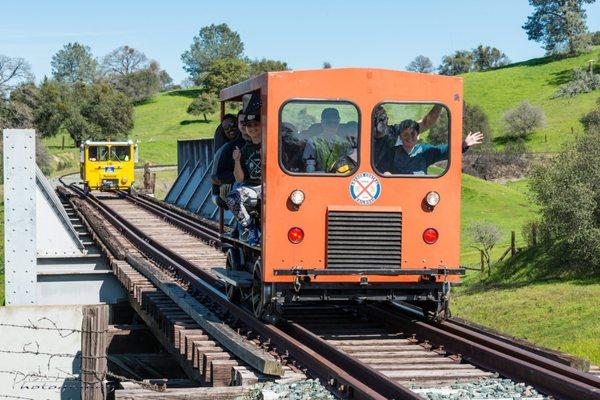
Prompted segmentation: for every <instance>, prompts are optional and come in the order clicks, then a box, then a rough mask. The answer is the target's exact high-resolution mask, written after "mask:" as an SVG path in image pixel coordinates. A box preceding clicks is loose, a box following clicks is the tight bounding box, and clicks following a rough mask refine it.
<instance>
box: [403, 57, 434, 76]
mask: <svg viewBox="0 0 600 400" xmlns="http://www.w3.org/2000/svg"><path fill="white" fill-rule="evenodd" d="M406 70H407V71H412V72H422V73H427V74H428V73H430V72H433V64H432V63H431V60H430V59H429V57H425V56H423V55H419V56H416V57H415V59H414V60H412V61H411V62H410V64H408V65H407V66H406Z"/></svg>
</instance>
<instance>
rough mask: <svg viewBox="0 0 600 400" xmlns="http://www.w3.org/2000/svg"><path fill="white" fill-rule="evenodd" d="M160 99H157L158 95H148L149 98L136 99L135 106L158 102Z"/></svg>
mask: <svg viewBox="0 0 600 400" xmlns="http://www.w3.org/2000/svg"><path fill="white" fill-rule="evenodd" d="M157 101H158V100H156V97H148V98H147V99H144V100H140V101H135V102H133V105H134V106H143V105H145V104H153V103H156V102H157Z"/></svg>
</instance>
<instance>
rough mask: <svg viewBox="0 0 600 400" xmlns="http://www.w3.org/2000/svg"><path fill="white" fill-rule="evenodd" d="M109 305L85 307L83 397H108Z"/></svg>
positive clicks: (93, 399) (92, 399)
mask: <svg viewBox="0 0 600 400" xmlns="http://www.w3.org/2000/svg"><path fill="white" fill-rule="evenodd" d="M107 330H108V306H107V305H106V304H98V305H92V306H84V307H83V321H82V323H81V373H80V376H81V399H82V400H104V399H106V384H105V381H106V372H107V361H106V332H107Z"/></svg>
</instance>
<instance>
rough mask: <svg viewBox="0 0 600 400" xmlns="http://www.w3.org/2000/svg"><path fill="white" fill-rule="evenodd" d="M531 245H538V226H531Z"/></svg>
mask: <svg viewBox="0 0 600 400" xmlns="http://www.w3.org/2000/svg"><path fill="white" fill-rule="evenodd" d="M531 244H533V245H534V246H535V245H537V225H536V224H531Z"/></svg>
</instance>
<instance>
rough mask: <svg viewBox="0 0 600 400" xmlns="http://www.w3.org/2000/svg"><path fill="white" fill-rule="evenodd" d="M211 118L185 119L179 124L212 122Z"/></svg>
mask: <svg viewBox="0 0 600 400" xmlns="http://www.w3.org/2000/svg"><path fill="white" fill-rule="evenodd" d="M210 122H211V121H210V119H209V120H208V121H205V120H203V119H185V120H183V121H181V122H180V123H179V125H193V124H210Z"/></svg>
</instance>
